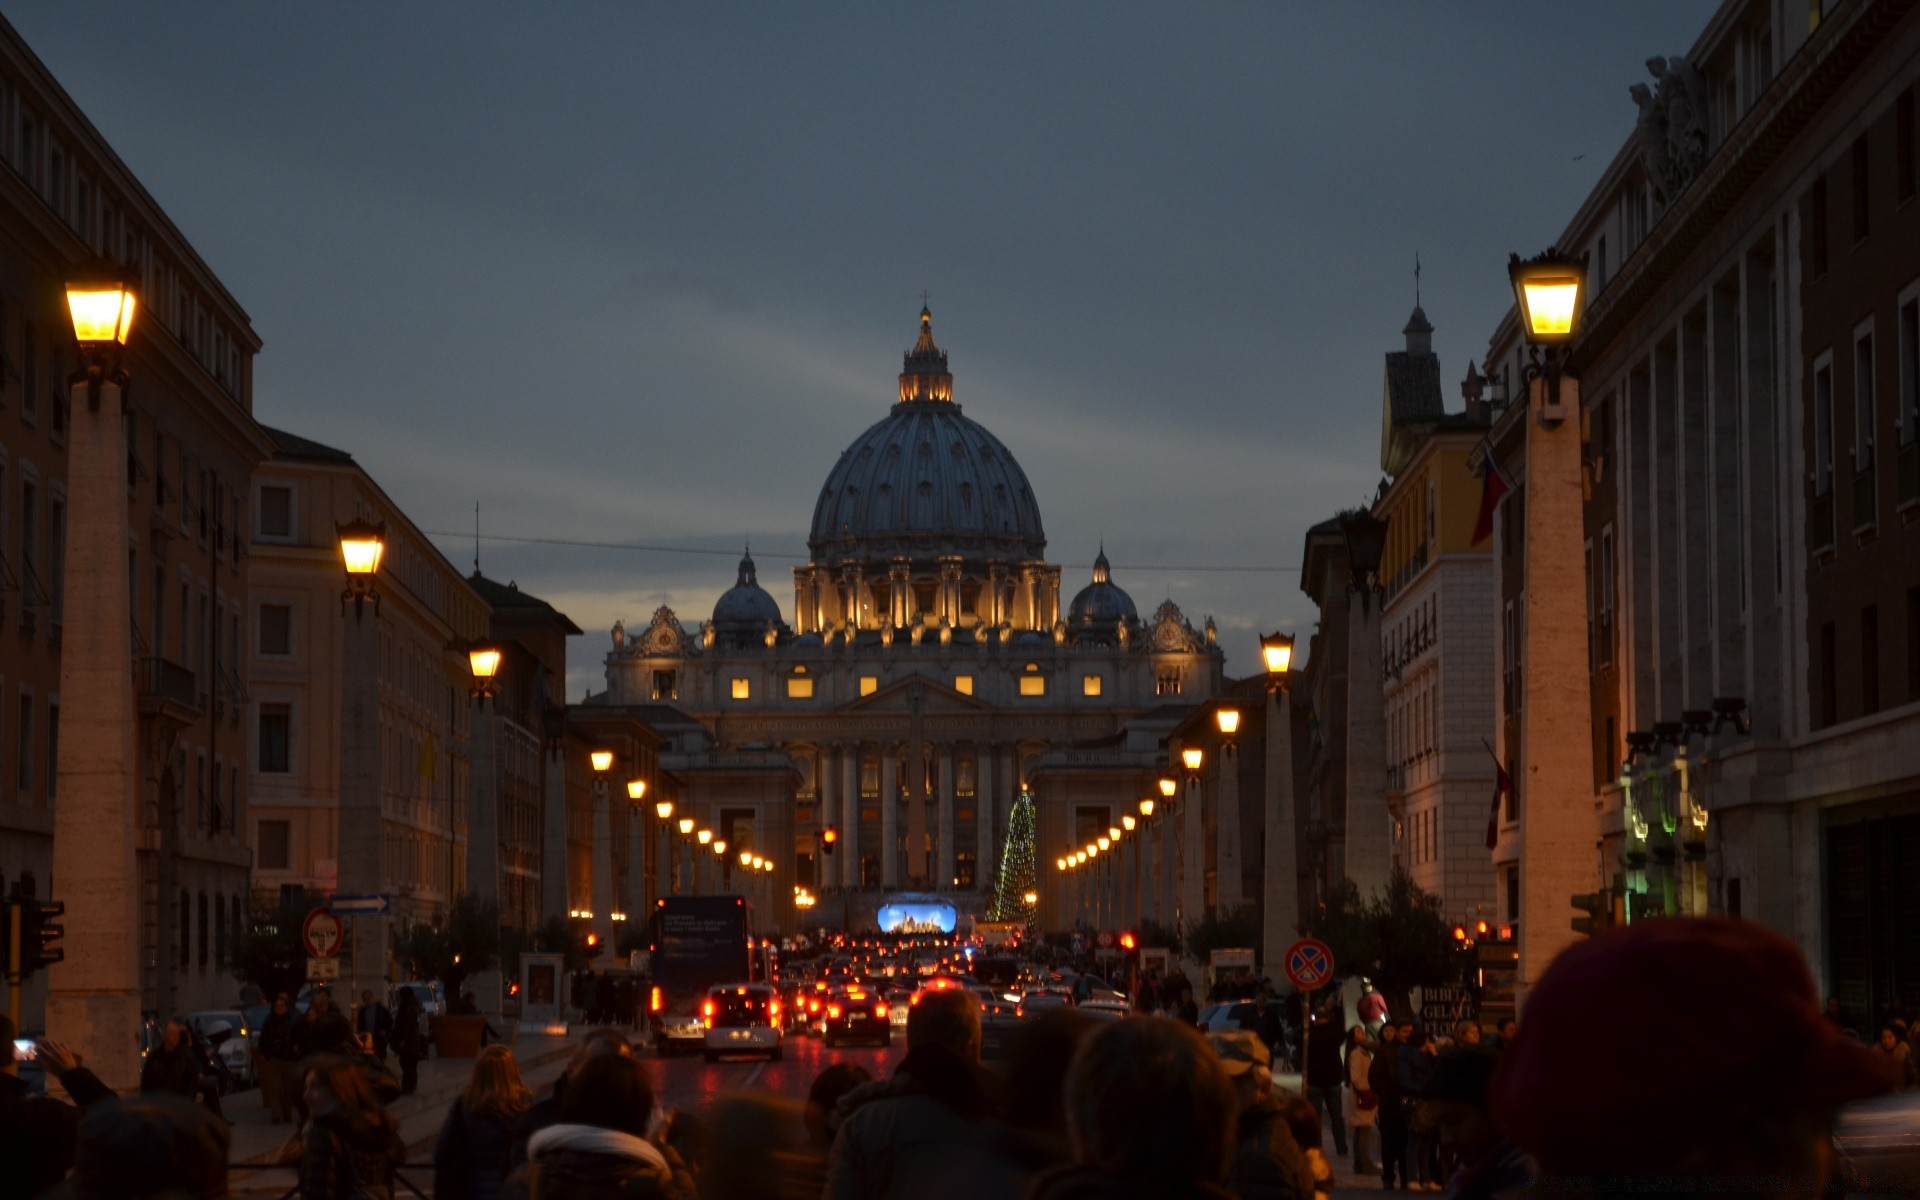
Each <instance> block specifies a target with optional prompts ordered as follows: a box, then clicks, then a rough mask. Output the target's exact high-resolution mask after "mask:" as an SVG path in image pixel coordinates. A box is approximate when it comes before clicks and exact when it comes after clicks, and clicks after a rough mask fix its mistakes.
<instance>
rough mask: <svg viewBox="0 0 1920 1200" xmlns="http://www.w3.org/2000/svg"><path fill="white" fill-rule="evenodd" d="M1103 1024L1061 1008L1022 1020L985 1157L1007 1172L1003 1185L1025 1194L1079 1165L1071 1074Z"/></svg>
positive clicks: (1009, 1053)
mask: <svg viewBox="0 0 1920 1200" xmlns="http://www.w3.org/2000/svg"><path fill="white" fill-rule="evenodd" d="M1098 1027H1099V1022H1097V1021H1096V1020H1094V1018H1092V1017H1090V1016H1088V1015H1087V1014H1086V1013H1084V1012H1080V1011H1079V1010H1077V1009H1071V1008H1056V1009H1053V1010H1051V1011H1049V1012H1043V1013H1041V1014H1040V1015H1039V1016H1037V1017H1034V1018H1033V1019H1031V1020H1028V1021H1022V1022H1021V1023H1020V1025H1019V1027H1018V1028H1017V1029H1016V1030H1015V1031H1014V1034H1013V1038H1012V1042H1011V1044H1010V1045H1009V1046H1008V1048H1007V1058H1006V1061H1005V1063H1004V1064H1002V1070H1001V1072H1000V1080H999V1082H1000V1095H1001V1096H1002V1098H1003V1099H1002V1103H1001V1104H1000V1106H999V1111H998V1113H997V1114H996V1115H995V1116H994V1117H993V1118H992V1119H991V1120H990V1122H989V1133H988V1148H987V1150H986V1151H985V1153H986V1154H987V1155H989V1156H991V1157H992V1158H994V1159H996V1160H997V1161H998V1162H999V1163H1000V1164H1001V1166H1002V1168H1003V1169H1004V1171H1005V1175H1006V1178H1005V1180H1004V1182H1002V1183H1001V1184H999V1185H997V1186H999V1187H1000V1188H1001V1189H1002V1190H1003V1191H1004V1193H1005V1194H1007V1195H1025V1194H1026V1191H1027V1188H1028V1187H1029V1186H1031V1184H1032V1183H1033V1181H1034V1179H1036V1178H1038V1177H1039V1176H1040V1175H1041V1174H1042V1173H1044V1172H1047V1171H1051V1170H1054V1169H1055V1168H1058V1167H1063V1166H1065V1165H1067V1164H1068V1163H1070V1162H1072V1161H1073V1143H1072V1142H1071V1141H1069V1140H1068V1138H1067V1071H1068V1070H1069V1069H1070V1068H1071V1067H1072V1065H1073V1056H1074V1055H1075V1054H1076V1053H1078V1052H1079V1050H1080V1047H1081V1046H1082V1045H1084V1044H1085V1043H1086V1041H1087V1039H1088V1038H1089V1037H1092V1036H1093V1032H1094V1030H1095V1029H1097V1028H1098Z"/></svg>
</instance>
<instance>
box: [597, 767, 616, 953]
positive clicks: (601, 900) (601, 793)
mask: <svg viewBox="0 0 1920 1200" xmlns="http://www.w3.org/2000/svg"><path fill="white" fill-rule="evenodd" d="M616 904H617V900H616V899H615V892H614V888H613V800H612V796H611V793H610V791H609V788H608V781H607V775H606V774H600V773H596V774H595V775H594V777H593V931H594V932H595V933H597V934H599V935H600V947H601V949H602V950H605V949H607V948H608V947H610V946H612V945H613V910H614V907H615V905H616Z"/></svg>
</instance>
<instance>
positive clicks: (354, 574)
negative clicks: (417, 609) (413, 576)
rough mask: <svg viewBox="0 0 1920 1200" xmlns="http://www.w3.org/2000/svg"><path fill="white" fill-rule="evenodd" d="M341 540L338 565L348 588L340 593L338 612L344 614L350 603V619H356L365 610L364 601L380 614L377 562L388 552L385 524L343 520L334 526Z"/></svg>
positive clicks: (378, 568) (376, 613)
mask: <svg viewBox="0 0 1920 1200" xmlns="http://www.w3.org/2000/svg"><path fill="white" fill-rule="evenodd" d="M335 533H336V534H337V536H338V537H339V540H340V565H341V566H343V567H345V568H346V571H347V589H346V590H345V591H344V592H341V593H340V611H341V612H342V613H345V612H346V611H347V601H349V600H351V601H353V616H354V619H355V620H359V619H360V616H361V614H362V612H363V611H364V610H365V608H366V603H367V601H369V600H371V601H373V611H374V614H375V615H376V616H377V615H379V612H380V587H379V582H378V575H379V573H380V560H381V559H382V558H383V557H385V556H386V553H387V523H386V522H385V521H362V520H357V519H356V520H352V521H342V522H340V523H339V524H338V525H337V526H336V527H335Z"/></svg>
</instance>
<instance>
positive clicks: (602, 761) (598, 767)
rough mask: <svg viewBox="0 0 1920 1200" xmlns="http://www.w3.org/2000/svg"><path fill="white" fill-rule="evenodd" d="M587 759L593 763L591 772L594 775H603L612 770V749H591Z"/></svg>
mask: <svg viewBox="0 0 1920 1200" xmlns="http://www.w3.org/2000/svg"><path fill="white" fill-rule="evenodd" d="M587 760H588V761H589V762H591V763H592V764H593V773H594V774H596V775H605V774H606V773H607V772H608V771H611V770H613V751H611V750H595V751H592V752H591V753H589V754H588V755H587Z"/></svg>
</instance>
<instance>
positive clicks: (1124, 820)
mask: <svg viewBox="0 0 1920 1200" xmlns="http://www.w3.org/2000/svg"><path fill="white" fill-rule="evenodd" d="M1138 824H1139V822H1138V821H1135V820H1134V819H1133V814H1132V813H1123V814H1121V816H1120V828H1122V829H1124V830H1126V831H1127V832H1128V833H1132V832H1133V829H1134V826H1136V825H1138Z"/></svg>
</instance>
